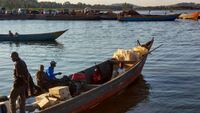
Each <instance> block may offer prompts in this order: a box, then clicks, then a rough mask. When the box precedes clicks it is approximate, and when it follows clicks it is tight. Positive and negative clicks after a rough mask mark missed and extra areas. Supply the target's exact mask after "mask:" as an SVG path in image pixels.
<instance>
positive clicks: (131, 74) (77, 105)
mask: <svg viewBox="0 0 200 113" xmlns="http://www.w3.org/2000/svg"><path fill="white" fill-rule="evenodd" d="M153 42H154V39H152V40H151V41H149V42H147V43H145V44H144V47H146V48H147V49H148V50H150V48H151V46H152V44H153ZM147 56H148V54H146V55H144V56H143V57H142V59H140V60H139V61H138V62H136V63H135V64H134V65H133V66H131V67H129V68H128V69H127V70H126V71H125V72H124V73H121V74H120V75H118V76H117V77H115V78H112V79H111V76H112V73H113V65H114V64H115V63H116V62H117V61H113V60H111V59H109V60H106V61H104V62H102V63H100V64H98V65H97V66H99V68H100V70H101V76H102V81H101V82H102V83H100V84H91V82H90V81H91V75H92V74H93V73H94V69H95V67H96V66H92V67H90V68H88V69H85V70H83V71H81V72H84V73H85V74H86V75H87V77H86V78H87V86H88V87H89V86H90V89H89V90H87V91H85V92H82V93H81V94H80V95H78V96H74V97H72V98H71V99H69V100H66V101H62V102H60V103H58V104H56V105H53V106H51V107H49V108H46V109H44V110H41V111H39V113H78V112H82V111H84V110H88V109H90V108H92V107H94V106H96V105H98V104H99V103H101V102H102V101H104V100H106V99H108V98H110V97H112V96H114V95H116V94H117V93H119V92H120V91H122V90H123V89H125V88H126V87H127V86H128V85H130V84H131V83H133V82H134V81H135V80H136V79H137V78H138V76H140V75H141V71H142V69H143V66H144V64H145V62H146V59H147ZM91 86H92V87H91Z"/></svg>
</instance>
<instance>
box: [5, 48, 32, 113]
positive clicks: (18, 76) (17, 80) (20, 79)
mask: <svg viewBox="0 0 200 113" xmlns="http://www.w3.org/2000/svg"><path fill="white" fill-rule="evenodd" d="M11 59H12V61H13V62H15V65H14V67H15V68H14V83H13V88H12V90H11V92H10V100H9V101H10V108H11V113H16V100H17V98H18V96H19V97H20V98H19V99H20V101H19V102H20V103H19V105H20V113H25V100H26V97H25V93H26V89H27V86H28V85H29V72H28V69H27V66H26V63H25V62H24V61H23V60H22V59H21V58H20V57H19V55H18V53H17V52H12V53H11Z"/></svg>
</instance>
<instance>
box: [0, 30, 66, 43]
mask: <svg viewBox="0 0 200 113" xmlns="http://www.w3.org/2000/svg"><path fill="white" fill-rule="evenodd" d="M67 30H68V29H66V30H63V31H56V32H50V33H40V34H18V33H17V34H0V41H54V40H55V39H57V38H58V37H59V36H61V35H62V34H63V33H65V32H66V31H67Z"/></svg>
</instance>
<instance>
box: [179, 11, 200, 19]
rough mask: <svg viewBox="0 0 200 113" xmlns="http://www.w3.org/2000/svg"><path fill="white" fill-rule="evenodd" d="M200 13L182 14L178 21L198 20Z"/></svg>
mask: <svg viewBox="0 0 200 113" xmlns="http://www.w3.org/2000/svg"><path fill="white" fill-rule="evenodd" d="M199 14H200V12H193V13H188V14H186V13H183V14H181V15H180V16H179V17H178V18H179V19H188V20H198V18H199Z"/></svg>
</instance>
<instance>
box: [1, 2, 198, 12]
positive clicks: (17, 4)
mask: <svg viewBox="0 0 200 113" xmlns="http://www.w3.org/2000/svg"><path fill="white" fill-rule="evenodd" d="M0 7H3V8H6V9H17V8H67V9H84V8H86V7H90V8H92V9H99V10H123V9H133V8H134V9H141V10H142V9H143V10H154V9H157V10H158V9H159V10H161V9H164V10H165V9H200V5H199V4H194V3H181V4H177V5H173V6H157V7H140V6H135V5H133V4H129V3H122V4H113V5H100V4H96V5H90V4H85V3H82V2H79V3H77V4H73V3H70V2H69V1H66V2H65V3H63V4H62V3H56V2H38V1H37V0H0Z"/></svg>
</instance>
